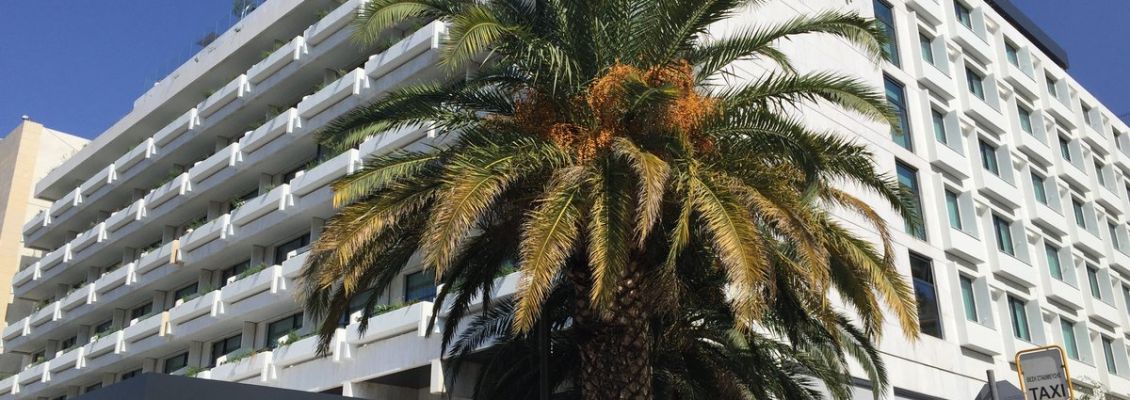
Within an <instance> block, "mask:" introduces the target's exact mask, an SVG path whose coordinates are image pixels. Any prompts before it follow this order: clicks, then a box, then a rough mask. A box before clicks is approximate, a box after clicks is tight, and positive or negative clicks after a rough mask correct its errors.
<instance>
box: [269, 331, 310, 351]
mask: <svg viewBox="0 0 1130 400" xmlns="http://www.w3.org/2000/svg"><path fill="white" fill-rule="evenodd" d="M317 334H318V332H316V331H311V332H306V333H301V334H300V333H298V330H292V331H290V332H287V333H286V336H283V338H285V340H283V341H284V342H285V343H281V344H279V346H278V347H277V348H283V347H286V346H290V345H292V344H294V343H297V342H298V341H299V340H302V339H305V338H308V337H311V336H316V335H317Z"/></svg>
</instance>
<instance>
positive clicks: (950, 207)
mask: <svg viewBox="0 0 1130 400" xmlns="http://www.w3.org/2000/svg"><path fill="white" fill-rule="evenodd" d="M946 212H947V213H948V214H949V217H950V227H951V228H953V229H957V230H961V228H962V225H961V204H960V203H959V202H958V197H957V193H954V192H953V191H950V190H949V189H946Z"/></svg>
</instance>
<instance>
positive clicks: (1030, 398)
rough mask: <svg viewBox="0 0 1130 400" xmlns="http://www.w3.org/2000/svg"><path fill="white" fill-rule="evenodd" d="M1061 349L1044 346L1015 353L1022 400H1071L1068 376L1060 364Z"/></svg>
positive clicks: (1061, 357) (1062, 361) (1063, 365)
mask: <svg viewBox="0 0 1130 400" xmlns="http://www.w3.org/2000/svg"><path fill="white" fill-rule="evenodd" d="M1064 359H1065V357H1064V356H1063V349H1062V348H1060V347H1059V346H1046V347H1037V348H1034V349H1028V350H1024V351H1020V352H1017V353H1016V371H1017V373H1018V374H1020V390H1021V391H1022V392H1024V398H1025V399H1026V400H1071V399H1073V398H1074V395H1073V390H1072V387H1071V376H1070V374H1069V373H1068V371H1067V364H1066V362H1064Z"/></svg>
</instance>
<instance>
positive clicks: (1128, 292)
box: [1122, 285, 1130, 313]
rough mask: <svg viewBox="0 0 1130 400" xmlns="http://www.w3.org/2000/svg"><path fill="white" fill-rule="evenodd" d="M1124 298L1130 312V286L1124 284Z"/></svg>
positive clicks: (1127, 310)
mask: <svg viewBox="0 0 1130 400" xmlns="http://www.w3.org/2000/svg"><path fill="white" fill-rule="evenodd" d="M1122 300H1123V301H1125V302H1126V312H1127V313H1130V287H1127V286H1125V285H1123V286H1122Z"/></svg>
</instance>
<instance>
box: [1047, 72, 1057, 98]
mask: <svg viewBox="0 0 1130 400" xmlns="http://www.w3.org/2000/svg"><path fill="white" fill-rule="evenodd" d="M1045 77H1046V78H1047V81H1048V95H1049V96H1051V97H1055V98H1059V89H1058V88H1057V86H1056V85H1057V84H1058V83H1059V82H1058V81H1056V79H1055V78H1052V77H1051V75H1045Z"/></svg>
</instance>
